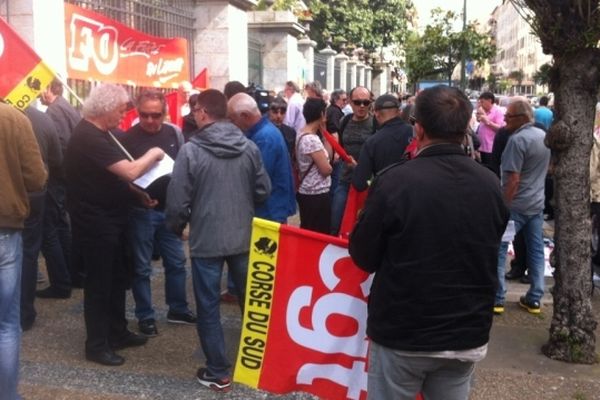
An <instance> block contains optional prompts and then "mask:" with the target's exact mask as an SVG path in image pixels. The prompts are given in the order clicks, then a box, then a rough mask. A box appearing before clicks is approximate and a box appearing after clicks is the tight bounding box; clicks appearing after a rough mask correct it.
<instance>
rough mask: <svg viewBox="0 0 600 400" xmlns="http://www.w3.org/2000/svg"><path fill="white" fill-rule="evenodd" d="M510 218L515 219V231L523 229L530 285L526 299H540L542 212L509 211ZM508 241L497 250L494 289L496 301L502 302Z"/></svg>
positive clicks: (542, 248)
mask: <svg viewBox="0 0 600 400" xmlns="http://www.w3.org/2000/svg"><path fill="white" fill-rule="evenodd" d="M510 219H511V220H513V221H515V231H516V232H519V231H521V230H522V231H523V236H524V238H525V246H526V247H527V264H526V265H527V268H528V269H529V278H530V279H531V286H530V287H529V290H528V291H527V294H526V295H525V296H526V298H527V300H528V301H540V300H541V299H542V297H543V296H544V264H545V261H544V239H543V236H542V226H543V224H544V217H543V215H542V213H541V212H540V213H539V214H535V215H525V214H520V213H517V212H515V211H511V212H510ZM507 250H508V242H502V243H501V244H500V250H499V252H498V290H497V291H496V303H502V304H503V303H504V297H505V295H506V282H505V280H504V279H505V278H504V272H505V268H506V252H507Z"/></svg>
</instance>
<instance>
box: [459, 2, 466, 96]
mask: <svg viewBox="0 0 600 400" xmlns="http://www.w3.org/2000/svg"><path fill="white" fill-rule="evenodd" d="M466 30H467V0H464V2H463V33H464V31H466ZM465 45H466V43H463V48H462V49H461V57H462V60H461V61H460V88H461V89H462V90H465V88H466V87H467V77H466V74H465V70H466V68H465V64H466V63H467V49H466V48H465Z"/></svg>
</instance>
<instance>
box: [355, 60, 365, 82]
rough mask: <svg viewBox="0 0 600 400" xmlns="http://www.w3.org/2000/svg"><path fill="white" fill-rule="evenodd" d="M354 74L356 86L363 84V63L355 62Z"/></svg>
mask: <svg viewBox="0 0 600 400" xmlns="http://www.w3.org/2000/svg"><path fill="white" fill-rule="evenodd" d="M356 76H357V77H358V82H357V85H358V86H365V64H363V63H358V64H356Z"/></svg>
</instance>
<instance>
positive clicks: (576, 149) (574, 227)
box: [510, 0, 600, 363]
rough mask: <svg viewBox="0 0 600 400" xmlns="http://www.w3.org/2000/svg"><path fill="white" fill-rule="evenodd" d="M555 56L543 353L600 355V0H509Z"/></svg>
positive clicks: (586, 359)
mask: <svg viewBox="0 0 600 400" xmlns="http://www.w3.org/2000/svg"><path fill="white" fill-rule="evenodd" d="M510 1H511V2H512V4H513V5H514V6H515V7H516V9H517V10H518V11H519V13H520V14H521V15H522V16H523V17H524V18H525V19H526V21H527V22H528V23H529V24H530V25H531V27H532V29H533V31H534V32H535V33H536V34H537V36H538V37H539V38H540V42H541V43H542V48H543V50H544V52H545V53H546V54H551V55H552V56H553V58H554V62H553V64H552V66H551V67H550V68H548V72H549V74H548V76H549V84H550V89H551V90H552V91H553V92H554V96H555V97H554V108H555V122H554V124H553V125H552V127H551V129H550V132H549V133H548V134H547V136H546V144H547V145H548V146H549V147H550V148H551V149H552V152H553V158H554V160H555V162H554V181H555V195H554V198H555V237H554V238H555V244H556V246H555V248H554V253H553V257H552V259H553V266H554V267H555V271H554V280H555V283H554V287H553V289H552V295H553V300H554V301H553V315H552V322H551V325H550V335H549V339H548V342H547V343H546V344H545V345H544V346H543V347H542V351H543V353H544V354H545V355H546V356H548V357H550V358H553V359H558V360H563V361H568V362H578V363H593V362H597V355H596V337H595V329H596V326H597V322H596V321H595V320H594V316H593V314H592V304H591V296H590V293H591V286H592V283H591V279H590V244H589V243H590V232H591V224H590V204H589V202H590V193H589V182H590V180H589V177H590V176H589V168H590V167H589V166H590V153H591V148H592V131H593V127H594V117H595V108H596V102H597V95H598V90H599V89H600V49H598V42H599V41H600V13H599V12H598V10H599V7H600V1H599V0H510Z"/></svg>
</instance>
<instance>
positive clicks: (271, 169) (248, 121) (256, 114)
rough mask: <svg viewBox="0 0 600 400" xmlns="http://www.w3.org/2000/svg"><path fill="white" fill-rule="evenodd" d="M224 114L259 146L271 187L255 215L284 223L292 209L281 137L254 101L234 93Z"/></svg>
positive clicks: (289, 168)
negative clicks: (267, 196)
mask: <svg viewBox="0 0 600 400" xmlns="http://www.w3.org/2000/svg"><path fill="white" fill-rule="evenodd" d="M227 116H228V117H229V119H231V122H233V123H234V124H235V125H237V127H238V128H240V129H241V130H242V131H243V132H244V133H245V134H246V136H247V137H248V139H250V140H252V141H253V142H254V143H255V144H256V146H258V149H259V150H260V153H261V156H262V159H263V163H264V166H265V169H266V170H267V173H268V174H269V178H271V185H272V191H271V195H270V196H269V198H268V199H267V201H266V202H265V203H263V204H262V205H260V206H258V207H257V208H256V216H257V217H259V218H264V219H268V220H271V221H275V222H279V223H286V222H287V218H288V217H289V216H291V215H294V214H295V213H296V197H295V193H294V179H293V176H292V164H291V162H290V156H289V154H288V150H287V147H286V144H285V140H284V139H283V136H281V133H280V132H279V130H278V129H277V127H276V126H275V125H273V124H272V123H271V121H269V118H268V116H267V115H265V116H264V117H263V116H261V113H260V111H259V109H258V105H257V104H256V101H255V100H254V99H253V98H252V97H250V96H249V95H247V94H246V93H238V94H236V95H235V96H233V97H232V98H231V99H230V100H229V102H228V104H227Z"/></svg>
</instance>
